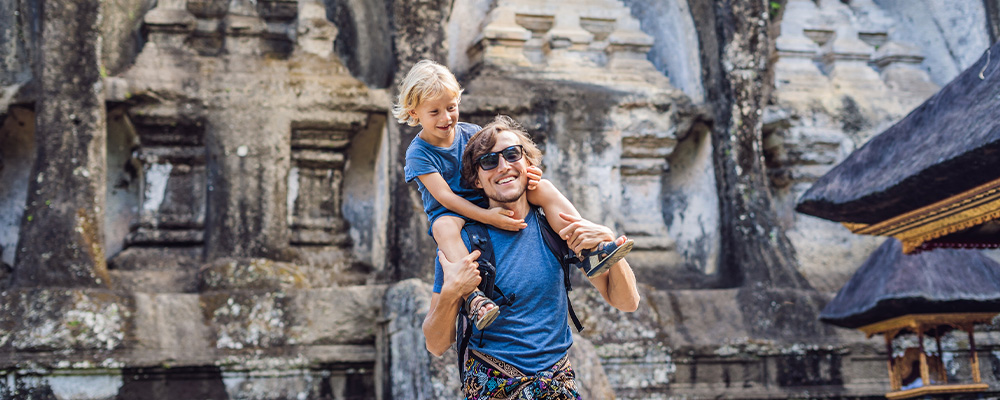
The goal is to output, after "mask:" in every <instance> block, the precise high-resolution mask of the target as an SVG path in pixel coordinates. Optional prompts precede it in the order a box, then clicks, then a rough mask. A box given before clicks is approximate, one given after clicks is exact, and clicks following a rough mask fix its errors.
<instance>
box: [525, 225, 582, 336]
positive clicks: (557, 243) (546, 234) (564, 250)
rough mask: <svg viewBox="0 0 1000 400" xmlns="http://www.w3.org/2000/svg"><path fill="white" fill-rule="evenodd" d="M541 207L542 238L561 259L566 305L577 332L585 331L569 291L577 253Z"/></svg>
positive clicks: (557, 257)
mask: <svg viewBox="0 0 1000 400" xmlns="http://www.w3.org/2000/svg"><path fill="white" fill-rule="evenodd" d="M538 210H539V208H537V207H536V208H535V211H534V212H535V222H536V223H538V226H539V228H540V230H541V232H542V238H543V239H545V245H546V246H548V247H549V250H550V251H552V254H554V255H555V256H556V259H557V260H559V265H560V266H562V270H563V284H564V285H566V306H567V308H569V317H570V318H571V319H573V325H576V331H577V332H583V324H581V323H580V319H579V318H577V316H576V312H575V311H573V302H572V301H570V299H569V292H570V291H571V290H573V284H572V283H570V280H569V272H570V265H571V264H572V263H573V262H574V261H576V254H573V252H572V251H570V249H569V246H568V245H567V244H566V241H565V240H563V239H562V238H561V237H559V234H558V233H556V231H555V230H554V229H552V227H551V226H549V222H548V220H546V219H545V216H544V215H542V213H541V212H539V211H538Z"/></svg>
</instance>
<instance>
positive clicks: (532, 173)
mask: <svg viewBox="0 0 1000 400" xmlns="http://www.w3.org/2000/svg"><path fill="white" fill-rule="evenodd" d="M525 172H527V174H528V190H535V189H537V188H538V181H540V180H542V169H541V168H538V167H536V166H534V165H532V166H530V167H528V169H527V170H526V171H525Z"/></svg>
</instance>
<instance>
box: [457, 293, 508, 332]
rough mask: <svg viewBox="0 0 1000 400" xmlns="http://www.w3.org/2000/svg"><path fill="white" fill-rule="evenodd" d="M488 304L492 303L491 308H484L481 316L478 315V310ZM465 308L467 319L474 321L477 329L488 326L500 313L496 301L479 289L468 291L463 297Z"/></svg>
mask: <svg viewBox="0 0 1000 400" xmlns="http://www.w3.org/2000/svg"><path fill="white" fill-rule="evenodd" d="M490 304H492V305H493V308H490V309H489V310H486V312H485V313H484V314H483V316H482V317H480V316H479V310H480V309H483V308H485V307H486V306H487V305H490ZM465 309H466V310H467V312H468V317H469V319H470V320H472V321H473V322H474V323H475V325H476V329H478V330H483V328H486V327H487V326H490V324H492V323H493V321H494V320H496V319H497V316H499V315H500V307H499V306H497V303H495V302H493V300H491V299H490V298H489V297H486V294H485V293H483V292H482V291H480V290H476V291H474V292H472V293H469V296H468V297H466V298H465Z"/></svg>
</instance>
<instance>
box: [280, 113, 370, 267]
mask: <svg viewBox="0 0 1000 400" xmlns="http://www.w3.org/2000/svg"><path fill="white" fill-rule="evenodd" d="M354 133H355V132H354V130H352V129H348V128H344V127H335V126H330V125H329V124H324V123H317V122H294V123H292V140H291V147H292V151H291V154H292V165H291V169H290V170H289V172H288V225H289V228H290V229H291V240H290V244H292V245H298V246H340V247H347V246H349V245H350V244H351V240H350V235H349V233H348V228H349V227H348V225H347V221H345V220H344V216H343V213H342V211H341V205H342V202H343V200H342V199H343V190H342V185H343V181H344V165H345V160H346V154H345V153H346V150H347V147H348V145H349V144H350V140H351V137H352V136H353V135H354Z"/></svg>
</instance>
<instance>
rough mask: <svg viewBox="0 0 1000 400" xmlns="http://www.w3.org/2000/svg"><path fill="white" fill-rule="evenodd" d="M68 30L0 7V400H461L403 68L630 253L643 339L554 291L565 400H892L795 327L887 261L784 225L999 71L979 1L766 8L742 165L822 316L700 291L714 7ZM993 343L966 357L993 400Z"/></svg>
mask: <svg viewBox="0 0 1000 400" xmlns="http://www.w3.org/2000/svg"><path fill="white" fill-rule="evenodd" d="M77 3H78V2H66V1H48V2H39V1H21V2H3V3H2V4H0V66H2V67H0V188H2V189H0V290H3V291H2V292H0V398H2V399H7V398H11V399H27V398H74V399H110V398H121V399H125V398H149V399H174V398H247V399H265V398H299V399H305V398H308V399H353V398H364V399H370V398H381V399H385V398H395V399H402V398H416V399H437V398H454V397H458V393H459V392H458V388H459V383H458V382H457V379H458V371H457V365H456V362H455V354H454V350H449V352H448V353H446V355H445V356H444V357H441V358H438V357H434V356H432V355H430V354H429V353H428V352H427V351H426V350H425V349H424V344H423V343H424V338H423V335H422V331H421V329H420V326H421V323H422V321H423V317H424V315H425V314H426V312H427V307H428V306H429V301H430V286H429V282H431V281H432V279H433V269H432V268H433V267H432V263H431V260H432V258H433V255H434V248H435V244H434V242H433V239H432V238H430V237H429V236H428V235H427V228H428V227H427V222H426V218H425V216H424V214H423V213H422V212H421V211H422V210H421V207H420V202H419V196H418V195H417V193H416V190H415V188H414V187H413V186H412V185H410V184H407V183H405V182H403V180H402V172H401V171H402V166H403V152H404V151H405V149H406V146H407V145H408V144H409V142H410V140H412V138H413V137H414V135H416V133H417V129H415V128H411V127H407V126H403V125H399V124H397V123H396V122H395V120H394V119H392V117H391V116H390V115H388V110H389V107H390V106H391V103H392V101H393V98H394V97H393V94H394V92H393V91H394V90H396V85H397V84H398V82H399V81H400V80H401V79H402V76H403V75H404V74H405V73H406V71H407V70H408V69H409V67H410V66H412V65H413V64H414V63H415V62H416V61H418V60H420V59H423V58H431V59H435V60H437V61H439V62H442V63H445V64H447V65H448V66H449V67H450V68H452V69H453V70H454V71H455V72H456V74H457V75H458V76H459V78H460V80H461V82H462V84H463V85H464V87H465V89H466V91H465V93H464V94H463V102H462V105H461V111H462V115H461V119H462V120H463V121H469V122H474V123H480V124H482V123H485V122H487V121H489V120H490V119H492V117H493V116H494V115H496V114H498V113H503V114H509V115H511V116H513V117H514V118H515V119H517V120H518V121H520V122H521V123H522V124H523V125H524V126H525V127H526V129H527V130H528V131H529V132H530V133H531V134H532V135H533V136H534V138H535V140H536V142H538V144H539V146H540V147H541V148H542V149H543V151H544V158H543V165H542V167H543V168H544V170H545V176H546V177H547V178H548V179H550V180H552V181H553V182H554V183H555V184H556V186H557V187H558V188H559V189H560V190H561V191H562V192H563V193H564V194H566V195H567V197H569V198H570V199H571V200H572V201H573V202H574V204H575V205H576V207H577V208H578V209H579V210H580V211H581V213H582V214H583V215H584V216H585V217H586V218H588V219H591V220H594V221H597V222H600V223H602V224H606V225H608V226H609V227H611V228H612V229H613V230H615V231H616V232H619V233H624V234H628V235H629V236H630V237H632V238H634V239H635V240H636V243H637V245H636V249H635V250H634V251H633V253H632V254H631V255H630V256H629V260H630V262H631V263H632V266H633V267H634V269H635V272H636V275H637V277H638V278H639V281H640V285H641V295H642V302H641V304H640V308H639V310H638V311H637V312H635V313H621V312H619V311H616V310H613V309H611V308H610V307H609V306H607V305H606V303H605V302H604V301H603V299H601V298H600V295H599V294H598V293H597V292H596V291H595V290H594V289H593V288H591V287H590V285H589V284H588V283H587V282H586V281H585V280H584V279H583V278H582V277H579V276H574V286H575V287H576V290H575V291H573V292H572V293H571V297H572V299H573V301H574V305H575V306H576V307H577V308H576V310H577V312H578V314H579V315H580V316H581V317H582V318H583V320H584V324H585V325H586V326H587V329H586V330H585V331H583V332H582V333H579V334H576V335H575V336H574V340H575V343H576V345H575V346H574V347H573V349H572V350H571V354H570V357H571V361H572V362H573V364H574V366H575V368H576V370H577V373H578V376H579V377H580V381H581V382H582V383H583V390H582V393H583V394H585V395H586V398H598V399H601V398H622V399H658V398H660V399H662V398H691V399H696V398H697V399H701V398H706V399H707V398H719V397H726V398H791V397H795V398H798V397H803V398H805V397H809V398H841V397H858V398H860V397H865V398H875V397H880V396H883V395H884V393H885V392H886V390H887V388H888V379H887V377H886V374H885V361H884V360H885V354H884V352H885V349H884V344H883V343H881V342H879V341H878V340H874V339H873V340H865V338H864V337H863V335H862V334H860V333H857V332H852V331H847V330H833V329H830V328H827V327H825V326H823V325H820V324H819V322H818V321H815V320H813V319H811V318H810V315H811V314H810V312H811V311H810V310H812V309H814V308H816V307H817V306H821V305H822V304H823V303H825V302H826V300H827V299H829V298H830V297H832V296H833V294H834V293H835V292H836V290H838V289H839V288H840V287H841V286H842V285H843V283H844V282H846V281H847V279H848V278H849V277H850V276H851V274H852V273H853V272H854V270H855V269H856V268H857V267H858V266H859V265H860V264H861V262H862V261H863V260H864V259H866V258H867V257H868V255H869V254H870V252H871V251H872V250H873V249H874V248H875V247H876V246H877V245H878V244H879V243H880V240H879V239H875V238H869V237H857V236H853V235H851V234H850V233H849V232H848V231H847V230H846V229H844V228H843V227H841V226H839V225H836V224H832V223H829V222H826V221H822V220H817V219H814V218H810V217H807V216H802V215H797V214H795V213H794V212H793V211H792V206H793V205H794V202H795V199H796V198H797V197H798V196H799V195H800V194H801V193H802V191H803V190H804V189H805V188H806V187H808V186H809V184H810V183H811V182H812V181H813V180H815V179H816V178H817V177H819V176H821V175H822V174H823V173H825V172H826V171H827V170H829V169H830V168H831V167H832V166H834V165H836V164H837V163H838V162H840V160H842V159H843V158H844V157H845V156H846V155H847V154H848V153H850V151H852V150H853V149H855V148H857V147H859V146H861V145H863V144H864V143H865V141H866V140H867V139H868V138H870V137H871V136H873V135H875V134H877V133H878V132H880V131H882V130H883V129H885V128H886V127H888V126H890V125H891V124H892V123H894V122H895V121H897V120H898V119H899V118H901V117H903V116H904V115H906V113H908V112H909V111H910V110H911V109H912V108H913V107H915V106H917V105H918V104H920V103H921V102H922V101H923V100H924V99H926V98H927V97H928V96H930V95H931V94H933V93H934V92H935V91H936V90H937V89H938V87H940V86H941V85H943V84H944V83H946V82H947V81H948V80H950V79H951V78H952V77H954V76H955V75H956V74H957V73H958V72H959V71H961V70H962V69H963V68H965V67H966V66H967V65H968V64H969V63H970V62H971V61H973V60H975V59H977V58H978V57H979V55H980V54H981V52H982V51H983V50H984V49H985V48H986V43H988V42H989V33H988V32H987V31H986V27H987V24H986V18H987V15H986V11H985V10H984V6H983V3H982V2H975V1H970V2H961V3H962V4H951V3H948V4H944V3H939V2H933V1H895V0H852V1H837V0H830V1H827V0H821V1H812V0H788V1H787V2H786V3H785V6H784V10H783V11H782V15H783V18H782V20H781V21H780V22H779V24H780V34H777V35H776V36H775V40H776V41H775V55H776V58H775V59H774V60H773V62H774V72H775V84H774V86H775V87H774V88H773V89H774V92H773V101H772V102H771V103H770V104H769V106H768V107H767V108H766V109H765V110H762V111H761V113H762V118H763V119H764V126H765V128H764V129H765V132H766V137H765V141H764V143H763V145H764V149H763V150H764V154H765V163H766V165H767V170H768V172H769V177H770V183H771V188H770V189H771V190H772V195H773V197H774V199H775V212H776V213H777V215H778V216H779V218H780V223H781V224H782V227H783V228H784V229H785V230H786V231H787V233H788V237H789V239H790V240H791V242H792V244H793V245H794V247H795V252H796V254H797V256H798V265H799V266H800V269H799V271H798V272H799V273H800V274H801V275H802V276H803V277H804V278H805V280H807V281H808V286H810V287H811V288H812V289H789V288H784V287H767V289H766V290H765V289H763V287H755V286H735V287H733V285H730V284H726V282H731V281H733V279H729V278H731V277H727V276H725V274H726V273H727V272H726V271H720V270H719V268H718V264H719V259H720V252H721V245H720V236H719V232H720V226H722V224H727V223H729V221H722V220H720V217H719V215H720V213H719V195H718V194H717V185H716V182H715V179H716V178H715V171H714V170H713V165H712V159H711V157H712V144H711V139H710V136H709V131H710V129H711V126H710V125H711V124H712V121H711V119H712V117H711V115H713V114H712V110H711V109H710V108H709V105H708V104H706V103H705V97H706V94H705V90H706V89H705V88H706V87H709V85H710V84H711V82H706V81H705V79H706V75H704V70H705V69H706V68H708V66H702V65H701V58H700V57H699V52H700V51H711V49H707V48H705V46H710V45H711V44H709V43H699V37H701V36H699V32H703V31H704V30H706V29H715V27H714V26H706V25H705V24H704V23H703V22H699V21H703V19H700V18H698V15H696V14H698V13H701V12H704V11H705V10H704V9H703V8H699V7H701V6H703V5H704V4H708V3H711V2H696V1H688V0H670V1H666V2H664V1H654V0H625V1H613V0H580V1H572V2H555V1H538V0H498V1H486V0H453V1H434V0H430V1H420V2H411V1H400V0H390V1H375V0H351V1H338V0H325V1H318V0H301V1H289V0H259V1H249V0H233V1H219V0H160V1H158V2H151V1H147V0H102V1H100V2H96V3H93V4H90V3H88V4H87V5H83V4H77ZM74 7H76V8H74ZM53 35H57V36H53ZM994 56H996V55H994ZM84 256H86V257H84ZM25 277H27V279H25ZM963 340H964V339H961V338H949V339H946V340H945V343H944V348H945V353H946V355H947V356H949V357H952V358H953V359H956V360H957V359H962V358H963V357H965V355H966V353H965V351H964V350H962V349H963V348H965V347H964V346H965V343H964V342H963ZM998 344H1000V337H998V335H997V328H996V323H994V325H993V326H989V327H985V328H984V330H983V332H980V333H978V334H977V336H976V345H977V348H978V349H980V354H979V356H980V360H981V364H982V367H981V368H982V372H983V377H984V380H985V381H986V382H987V383H990V384H991V387H993V388H994V389H992V390H994V391H993V392H989V393H988V394H987V395H986V396H994V397H995V396H996V392H995V390H996V389H995V388H996V387H997V386H996V385H997V382H1000V375H998V374H997V373H995V371H998V370H1000V359H998V357H997V356H996V354H997V349H998ZM958 371H959V372H958V373H956V374H957V375H955V376H956V377H960V376H963V375H962V374H965V372H962V371H964V370H961V369H958ZM990 371H994V372H993V373H991V372H990Z"/></svg>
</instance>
